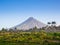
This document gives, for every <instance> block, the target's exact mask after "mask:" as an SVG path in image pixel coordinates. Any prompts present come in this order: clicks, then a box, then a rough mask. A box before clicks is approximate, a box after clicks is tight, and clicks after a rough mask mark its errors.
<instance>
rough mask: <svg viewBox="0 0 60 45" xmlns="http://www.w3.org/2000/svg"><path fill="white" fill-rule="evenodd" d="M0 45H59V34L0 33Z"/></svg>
mask: <svg viewBox="0 0 60 45" xmlns="http://www.w3.org/2000/svg"><path fill="white" fill-rule="evenodd" d="M0 45H60V32H57V33H56V32H54V33H52V32H49V33H48V32H44V31H40V32H36V31H34V32H33V31H32V32H22V31H15V32H14V31H6V29H5V30H4V29H3V30H2V31H0Z"/></svg>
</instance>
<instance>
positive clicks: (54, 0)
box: [0, 0, 60, 29]
mask: <svg viewBox="0 0 60 45" xmlns="http://www.w3.org/2000/svg"><path fill="white" fill-rule="evenodd" d="M29 17H34V18H36V19H37V20H39V21H41V22H43V23H45V24H46V23H47V22H48V21H56V22H57V24H58V25H60V0H0V29H1V28H2V27H4V28H10V27H13V26H15V25H17V24H20V23H22V22H23V21H25V20H26V19H28V18H29Z"/></svg>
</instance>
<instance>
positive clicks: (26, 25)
mask: <svg viewBox="0 0 60 45" xmlns="http://www.w3.org/2000/svg"><path fill="white" fill-rule="evenodd" d="M45 26H46V25H45V24H44V23H42V22H40V21H38V20H36V19H35V18H33V17H30V18H28V19H27V20H26V21H24V22H23V23H21V24H19V25H17V26H15V27H13V29H15V28H16V29H18V30H28V29H32V28H34V27H37V28H42V27H45Z"/></svg>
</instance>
